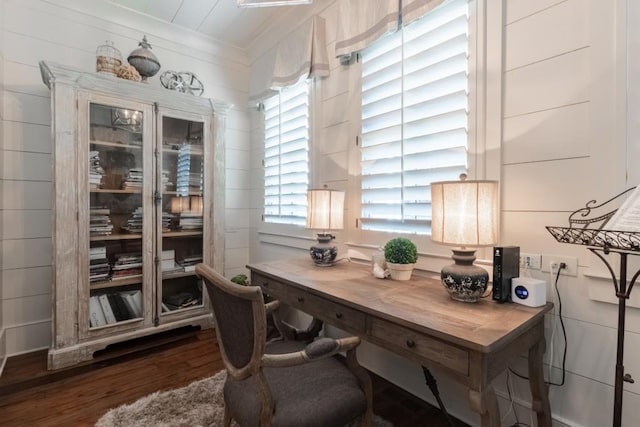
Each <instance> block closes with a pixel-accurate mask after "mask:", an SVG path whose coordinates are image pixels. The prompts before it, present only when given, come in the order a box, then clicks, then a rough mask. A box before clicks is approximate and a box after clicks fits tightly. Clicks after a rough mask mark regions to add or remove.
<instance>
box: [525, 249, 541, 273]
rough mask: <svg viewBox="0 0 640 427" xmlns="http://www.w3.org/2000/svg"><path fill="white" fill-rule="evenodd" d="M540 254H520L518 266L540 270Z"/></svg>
mask: <svg viewBox="0 0 640 427" xmlns="http://www.w3.org/2000/svg"><path fill="white" fill-rule="evenodd" d="M540 262H541V255H540V254H527V253H521V254H520V268H528V269H530V270H540V267H541V265H540Z"/></svg>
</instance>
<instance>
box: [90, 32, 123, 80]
mask: <svg viewBox="0 0 640 427" xmlns="http://www.w3.org/2000/svg"><path fill="white" fill-rule="evenodd" d="M120 65H122V54H121V53H120V51H119V50H118V49H116V48H115V46H113V42H112V41H109V40H107V41H106V42H105V44H103V45H100V46H98V48H97V49H96V71H97V72H98V73H108V74H113V75H116V74H117V72H118V68H120Z"/></svg>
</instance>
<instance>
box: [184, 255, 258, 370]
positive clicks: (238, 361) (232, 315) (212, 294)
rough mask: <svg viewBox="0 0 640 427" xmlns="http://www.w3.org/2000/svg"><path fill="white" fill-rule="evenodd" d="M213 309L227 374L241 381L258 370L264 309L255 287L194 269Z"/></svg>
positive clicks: (210, 270) (199, 267) (208, 269)
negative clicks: (205, 289)
mask: <svg viewBox="0 0 640 427" xmlns="http://www.w3.org/2000/svg"><path fill="white" fill-rule="evenodd" d="M196 274H197V275H198V276H200V277H201V278H202V280H203V282H204V284H205V286H206V288H207V294H208V295H209V299H210V301H211V307H212V308H213V317H214V320H215V324H216V335H217V337H218V343H219V344H220V353H221V355H222V360H223V362H224V364H225V367H226V368H227V372H228V373H229V374H230V375H231V376H232V377H234V378H235V379H238V380H242V379H245V378H247V377H249V376H250V375H251V374H252V373H255V372H256V371H257V370H258V369H259V366H260V360H261V357H262V354H263V353H264V347H265V342H266V324H265V323H266V321H265V308H264V299H263V296H262V290H261V289H260V287H259V286H241V285H238V284H236V283H234V282H232V281H231V280H229V279H227V278H225V277H224V276H222V275H221V274H219V273H218V272H216V271H215V270H214V269H213V268H211V267H209V266H208V265H205V264H198V265H197V266H196Z"/></svg>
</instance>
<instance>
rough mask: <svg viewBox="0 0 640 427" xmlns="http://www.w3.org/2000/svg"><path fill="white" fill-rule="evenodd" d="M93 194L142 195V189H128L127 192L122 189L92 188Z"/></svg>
mask: <svg viewBox="0 0 640 427" xmlns="http://www.w3.org/2000/svg"><path fill="white" fill-rule="evenodd" d="M90 191H91V192H92V193H107V194H136V193H139V194H142V189H141V188H128V189H126V190H123V189H120V188H92V189H91V190H90Z"/></svg>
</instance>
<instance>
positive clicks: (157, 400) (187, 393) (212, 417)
mask: <svg viewBox="0 0 640 427" xmlns="http://www.w3.org/2000/svg"><path fill="white" fill-rule="evenodd" d="M226 376H227V373H226V371H220V372H218V373H217V374H215V375H214V376H212V377H209V378H205V379H203V380H199V381H194V382H192V383H191V384H189V385H188V386H185V387H182V388H178V389H175V390H169V391H163V392H155V393H152V394H150V395H148V396H145V397H142V398H140V399H138V400H137V401H135V402H133V403H131V404H128V405H122V406H118V407H117V408H113V409H111V410H110V411H109V412H107V413H106V414H104V415H103V416H102V417H101V418H100V419H99V420H98V422H97V423H96V427H125V426H126V427H148V426H154V427H218V426H222V420H223V416H224V401H223V398H222V387H223V385H224V381H225V378H226ZM234 425H235V423H234ZM373 425H374V427H393V424H391V423H390V422H388V421H385V420H383V419H382V418H380V417H378V416H374V422H373Z"/></svg>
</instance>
